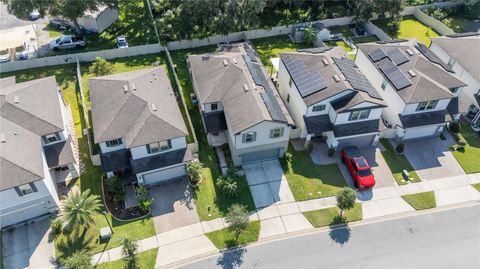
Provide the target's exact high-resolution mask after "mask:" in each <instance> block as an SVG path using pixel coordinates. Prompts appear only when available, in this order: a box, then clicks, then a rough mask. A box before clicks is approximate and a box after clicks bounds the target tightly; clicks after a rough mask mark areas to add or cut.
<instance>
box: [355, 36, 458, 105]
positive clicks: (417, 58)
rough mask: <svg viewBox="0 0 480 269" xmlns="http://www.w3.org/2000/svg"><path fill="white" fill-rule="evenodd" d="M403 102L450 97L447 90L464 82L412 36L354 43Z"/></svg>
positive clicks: (451, 95) (449, 91)
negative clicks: (393, 39)
mask: <svg viewBox="0 0 480 269" xmlns="http://www.w3.org/2000/svg"><path fill="white" fill-rule="evenodd" d="M358 48H359V50H360V51H362V52H363V53H364V54H365V55H366V57H367V58H368V59H369V60H370V62H371V63H372V64H373V65H374V66H375V67H376V68H377V69H378V71H379V72H380V73H381V74H382V75H383V76H384V77H385V79H387V80H388V81H389V82H390V84H391V85H392V86H393V87H394V89H396V90H397V93H398V95H399V96H400V97H401V98H402V99H403V100H404V101H405V102H406V103H418V102H425V101H430V100H440V99H451V98H452V97H453V96H454V95H453V94H452V92H451V90H450V89H453V88H457V87H464V86H466V84H465V83H464V82H463V81H461V80H459V79H457V78H456V77H454V76H453V75H452V73H451V72H453V70H450V67H448V66H447V65H446V63H443V62H441V60H440V59H439V58H438V56H436V55H435V54H434V53H433V52H432V51H431V50H430V49H428V48H427V47H426V46H425V45H423V44H421V43H419V42H418V41H417V40H416V39H410V40H402V41H397V42H394V41H392V42H388V43H385V42H384V43H382V42H379V43H365V44H360V45H358Z"/></svg>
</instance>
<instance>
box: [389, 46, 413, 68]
mask: <svg viewBox="0 0 480 269" xmlns="http://www.w3.org/2000/svg"><path fill="white" fill-rule="evenodd" d="M387 56H388V58H389V59H390V61H392V62H393V63H394V64H395V65H397V66H399V65H401V64H403V63H406V62H408V61H409V59H408V57H407V55H405V53H403V51H402V50H401V49H399V48H394V49H391V50H389V51H388V52H387Z"/></svg>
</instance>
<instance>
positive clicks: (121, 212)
mask: <svg viewBox="0 0 480 269" xmlns="http://www.w3.org/2000/svg"><path fill="white" fill-rule="evenodd" d="M105 179H106V177H105V176H102V184H103V197H104V199H105V206H106V207H107V209H108V211H109V212H110V214H112V216H113V217H115V218H117V219H119V220H133V219H137V218H141V217H144V216H146V215H148V214H149V212H147V213H146V214H145V212H142V211H141V210H140V208H139V207H138V206H134V207H130V208H125V202H124V201H115V200H114V199H113V196H114V195H113V193H111V192H109V191H108V187H107V185H106V184H105Z"/></svg>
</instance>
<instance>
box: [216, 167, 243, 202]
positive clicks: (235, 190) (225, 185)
mask: <svg viewBox="0 0 480 269" xmlns="http://www.w3.org/2000/svg"><path fill="white" fill-rule="evenodd" d="M240 179H241V178H240V176H239V175H236V174H235V173H233V171H229V173H228V175H227V176H226V177H222V176H220V177H219V178H218V179H217V182H216V185H217V188H219V189H220V190H221V191H222V192H223V193H225V194H226V195H227V196H229V197H237V196H238V195H240V192H241V191H242V187H243V186H242V184H243V182H242V181H241V180H240Z"/></svg>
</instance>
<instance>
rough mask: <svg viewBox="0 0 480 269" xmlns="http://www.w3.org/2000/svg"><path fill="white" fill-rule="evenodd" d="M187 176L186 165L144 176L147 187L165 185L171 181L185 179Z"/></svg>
mask: <svg viewBox="0 0 480 269" xmlns="http://www.w3.org/2000/svg"><path fill="white" fill-rule="evenodd" d="M185 175H186V171H185V165H180V166H175V167H172V168H168V169H164V170H159V171H155V172H152V173H148V174H145V175H143V176H142V178H143V183H144V184H145V185H152V184H159V183H165V182H167V181H169V180H170V179H174V178H179V177H183V176H185Z"/></svg>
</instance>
